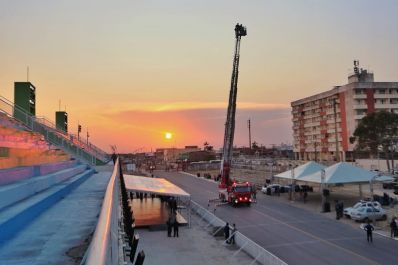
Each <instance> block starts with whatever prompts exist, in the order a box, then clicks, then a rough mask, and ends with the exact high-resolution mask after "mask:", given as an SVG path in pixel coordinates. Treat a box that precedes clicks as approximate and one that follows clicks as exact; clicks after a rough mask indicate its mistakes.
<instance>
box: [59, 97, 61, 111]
mask: <svg viewBox="0 0 398 265" xmlns="http://www.w3.org/2000/svg"><path fill="white" fill-rule="evenodd" d="M58 111H61V100H60V99H59V100H58Z"/></svg>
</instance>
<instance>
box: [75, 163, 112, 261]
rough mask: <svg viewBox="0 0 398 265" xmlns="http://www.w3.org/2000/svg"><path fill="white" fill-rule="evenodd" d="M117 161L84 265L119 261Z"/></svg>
mask: <svg viewBox="0 0 398 265" xmlns="http://www.w3.org/2000/svg"><path fill="white" fill-rule="evenodd" d="M118 183H119V159H117V161H116V163H115V166H114V168H113V173H112V176H111V178H110V180H109V183H108V186H107V188H106V193H105V197H104V201H103V203H102V208H101V213H100V216H99V219H98V223H97V226H96V228H95V232H94V235H93V238H92V240H91V243H90V247H89V249H88V250H87V253H86V260H85V262H84V263H83V264H86V265H105V264H107V265H116V264H118V259H119V243H118V209H119V185H118Z"/></svg>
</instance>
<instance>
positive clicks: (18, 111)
mask: <svg viewBox="0 0 398 265" xmlns="http://www.w3.org/2000/svg"><path fill="white" fill-rule="evenodd" d="M14 104H15V105H16V106H17V108H14V117H15V118H16V119H18V120H20V121H23V122H25V121H26V119H27V117H26V114H25V113H28V114H30V115H32V116H35V115H36V87H35V86H34V85H33V84H32V83H31V82H14ZM24 112H25V113H24Z"/></svg>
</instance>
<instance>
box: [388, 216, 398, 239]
mask: <svg viewBox="0 0 398 265" xmlns="http://www.w3.org/2000/svg"><path fill="white" fill-rule="evenodd" d="M395 218H396V217H395V216H394V217H393V218H392V220H391V223H390V228H391V238H394V237H395V236H396V235H397V229H398V227H397V223H396V222H395Z"/></svg>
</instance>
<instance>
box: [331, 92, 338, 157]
mask: <svg viewBox="0 0 398 265" xmlns="http://www.w3.org/2000/svg"><path fill="white" fill-rule="evenodd" d="M332 104H333V113H334V133H335V137H334V138H335V140H336V162H340V150H339V134H338V132H337V109H336V105H337V102H336V98H333V99H332Z"/></svg>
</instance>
